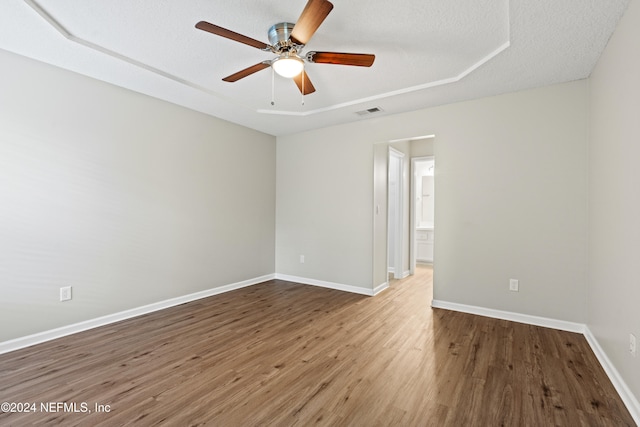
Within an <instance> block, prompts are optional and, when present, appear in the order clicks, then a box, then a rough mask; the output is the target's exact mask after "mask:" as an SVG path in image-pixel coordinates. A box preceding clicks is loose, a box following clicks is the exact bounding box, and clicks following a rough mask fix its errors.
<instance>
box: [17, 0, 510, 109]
mask: <svg viewBox="0 0 640 427" xmlns="http://www.w3.org/2000/svg"><path fill="white" fill-rule="evenodd" d="M23 1H24V2H25V3H26V4H27V5H28V6H30V7H31V8H32V9H33V10H34V11H35V12H36V13H37V14H38V15H39V16H40V17H41V18H43V19H44V20H45V21H46V22H47V23H48V24H49V25H51V26H52V27H53V28H54V29H55V30H56V31H57V32H58V33H60V34H61V35H62V36H63V37H65V38H66V39H67V40H69V41H71V42H74V43H77V44H79V45H82V46H84V47H86V48H89V49H92V50H94V51H96V52H99V53H101V54H103V55H107V56H110V57H112V58H114V59H116V60H120V61H124V62H126V63H129V64H131V65H134V66H136V67H139V68H142V69H144V70H146V71H149V72H151V73H154V74H157V75H159V76H162V77H164V78H167V79H169V80H172V81H174V82H176V83H179V84H182V85H185V86H188V87H190V88H192V89H195V90H198V91H201V92H204V93H206V94H208V95H211V96H214V97H216V98H219V99H221V100H223V101H225V102H228V103H232V104H234V105H236V106H239V107H242V108H245V109H247V110H250V111H254V112H256V113H259V114H271V115H279V116H296V117H308V116H313V115H316V114H320V113H326V112H328V111H334V110H339V109H342V108H346V107H350V106H352V105H357V104H363V103H368V102H372V101H377V100H380V99H385V98H390V97H393V96H398V95H403V94H408V93H412V92H418V91H421V90H425V89H431V88H434V87H438V86H444V85H448V84H451V83H456V82H459V81H460V80H462V79H464V78H465V77H466V76H468V75H469V74H471V73H472V72H474V71H475V70H476V69H478V68H480V67H481V66H482V65H484V64H486V63H488V62H489V61H491V60H492V59H493V58H495V57H496V56H498V55H500V54H501V53H502V52H504V51H505V50H507V49H508V48H509V47H510V46H511V40H510V38H511V23H510V7H509V6H510V4H509V3H510V2H509V1H507V12H506V18H505V19H506V27H507V41H506V42H504V43H503V44H502V45H500V46H498V47H497V48H496V49H495V50H494V51H492V52H491V53H489V54H488V55H486V56H485V57H483V58H481V59H480V60H479V61H478V62H476V63H474V64H472V65H471V66H470V67H468V68H467V69H465V70H463V71H462V72H461V73H459V74H458V75H456V76H453V77H449V78H445V79H440V80H437V81H432V82H427V83H423V84H419V85H414V86H410V87H406V88H402V89H398V90H394V91H390V92H384V93H381V94H378V95H373V96H369V97H365V98H359V99H354V100H351V101H348V102H343V103H338V104H334V105H329V106H327V107H322V108H318V109H315V110H310V111H305V112H299V111H290V110H268V109H253V108H251V107H249V106H248V105H246V104H243V103H241V102H238V101H237V100H236V99H234V98H230V97H227V96H224V95H222V94H221V93H219V92H216V91H213V90H211V89H208V88H206V87H204V86H201V85H198V84H196V83H193V82H191V81H188V80H186V79H183V78H180V77H178V76H175V75H173V74H171V73H168V72H166V71H163V70H161V69H158V68H155V67H153V66H151V65H148V64H145V63H143V62H141V61H137V60H135V59H133V58H130V57H128V56H126V55H123V54H121V53H119V52H116V51H113V50H110V49H107V48H105V47H103V46H100V45H98V44H96V43H93V42H91V41H88V40H85V39H83V38H80V37H77V36H75V35H74V34H73V33H71V32H70V31H69V30H68V29H66V28H65V27H64V26H63V25H62V24H60V23H59V22H58V21H57V20H55V19H54V18H53V17H52V16H51V15H50V14H49V12H47V10H45V8H43V7H42V6H41V5H40V4H39V3H38V2H37V1H36V0H23Z"/></svg>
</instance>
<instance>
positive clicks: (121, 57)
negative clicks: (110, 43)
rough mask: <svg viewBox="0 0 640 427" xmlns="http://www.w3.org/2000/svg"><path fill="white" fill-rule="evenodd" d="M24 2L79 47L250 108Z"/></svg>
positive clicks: (32, 2) (41, 8)
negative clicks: (75, 29) (86, 34)
mask: <svg viewBox="0 0 640 427" xmlns="http://www.w3.org/2000/svg"><path fill="white" fill-rule="evenodd" d="M24 2H25V3H26V4H27V5H29V6H30V7H31V8H32V9H33V10H35V11H36V13H37V14H38V15H40V17H42V18H43V19H44V20H45V21H46V22H47V23H48V24H49V25H51V26H52V27H53V28H54V29H55V30H56V31H57V32H59V33H60V34H61V35H62V36H63V37H64V38H66V39H67V40H69V41H71V42H74V43H78V44H79V45H82V46H84V47H87V48H89V49H93V50H95V51H96V52H100V53H102V54H104V55H108V56H110V57H112V58H115V59H118V60H120V61H124V62H127V63H129V64H131V65H134V66H136V67H140V68H143V69H145V70H147V71H149V72H152V73H155V74H157V75H159V76H162V77H165V78H167V79H170V80H173V81H175V82H177V83H180V84H183V85H186V86H189V87H191V88H193V89H196V90H199V91H202V92H205V93H208V94H209V95H212V96H215V97H217V98H220V99H222V100H224V101H226V102H230V103H233V104H235V105H238V106H241V107H244V108H248V109H250V108H249V107H247V106H246V105H243V104H241V103H239V102H238V101H236V100H234V99H233V98H229V97H227V96H224V95H222V94H220V93H218V92H215V91H213V90H211V89H208V88H206V87H204V86H200V85H198V84H195V83H193V82H190V81H188V80H185V79H181V78H180V77H178V76H174V75H173V74H170V73H167V72H166V71H162V70H160V69H158V68H155V67H152V66H151V65H148V64H145V63H143V62H140V61H136V60H135V59H133V58H130V57H128V56H126V55H122V54H120V53H118V52H115V51H113V50H110V49H107V48H106V47H103V46H100V45H97V44H95V43H92V42H90V41H88V40H85V39H82V38H80V37H76V36H75V35H73V34H72V33H71V32H70V31H69V30H67V29H66V28H65V27H64V26H62V24H60V23H59V22H58V21H56V20H55V19H54V18H53V17H52V16H51V15H50V14H49V12H47V11H46V10H45V9H44V8H43V7H42V6H40V5H39V4H38V3H37V2H36V1H35V0H24Z"/></svg>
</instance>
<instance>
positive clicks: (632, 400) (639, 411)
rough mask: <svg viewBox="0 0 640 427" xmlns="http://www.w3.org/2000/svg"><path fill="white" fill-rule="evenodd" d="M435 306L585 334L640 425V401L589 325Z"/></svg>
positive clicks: (437, 303) (473, 308)
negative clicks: (639, 401)
mask: <svg viewBox="0 0 640 427" xmlns="http://www.w3.org/2000/svg"><path fill="white" fill-rule="evenodd" d="M431 307H433V308H443V309H446V310H453V311H460V312H463V313H470V314H477V315H479V316H486V317H493V318H495V319H503V320H511V321H513V322H519V323H526V324H529V325H535V326H542V327H545V328H552V329H559V330H561V331H568V332H577V333H580V334H583V335H584V337H585V339H586V340H587V342H588V343H589V346H590V347H591V349H592V350H593V352H594V353H595V355H596V357H597V359H598V361H599V362H600V365H602V368H603V369H604V371H605V372H606V374H607V376H608V377H609V380H610V381H611V383H612V384H613V387H614V388H615V389H616V391H617V392H618V394H619V395H620V398H621V399H622V401H623V402H624V404H625V406H626V407H627V409H628V410H629V413H630V414H631V416H632V417H633V419H634V421H635V422H636V424H638V425H640V403H638V399H637V398H636V397H635V396H634V394H633V393H632V392H631V390H630V389H629V387H628V386H627V384H626V383H625V382H624V380H623V379H622V377H621V376H620V373H619V372H618V370H617V369H616V368H615V366H613V364H612V363H611V360H609V358H608V357H607V354H606V353H605V352H604V350H603V349H602V347H600V344H599V343H598V340H597V339H596V338H595V336H594V335H593V334H592V333H591V331H590V330H589V328H588V327H587V325H584V324H581V323H573V322H567V321H564V320H556V319H550V318H546V317H538V316H531V315H528V314H520V313H513V312H510V311H501V310H494V309H491V308H485V307H477V306H472V305H466V304H458V303H454V302H447V301H439V300H433V301H432V302H431Z"/></svg>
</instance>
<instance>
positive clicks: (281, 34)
mask: <svg viewBox="0 0 640 427" xmlns="http://www.w3.org/2000/svg"><path fill="white" fill-rule="evenodd" d="M331 9H333V4H331V2H329V1H327V0H309V1H308V2H307V5H306V6H305V8H304V10H303V11H302V13H301V14H300V17H299V18H298V22H296V23H295V24H292V23H289V22H281V23H278V24H275V25H273V26H272V27H271V28H269V32H268V36H269V42H270V43H271V44H270V45H269V44H266V43H263V42H261V41H259V40H255V39H252V38H251V37H247V36H244V35H242V34H238V33H236V32H234V31H231V30H227V29H226V28H222V27H219V26H217V25H214V24H211V23H209V22H206V21H200V22H198V23H197V24H196V28H198V29H200V30H203V31H207V32H209V33H212V34H215V35H217V36H221V37H225V38H227V39H231V40H234V41H237V42H240V43H243V44H246V45H249V46H252V47H255V48H257V49H260V50H263V51H265V52H272V53H274V54H276V55H278V56H277V57H276V58H274V59H272V60H268V61H262V62H260V63H258V64H255V65H252V66H251V67H248V68H245V69H244V70H241V71H238V72H237V73H234V74H231V75H230V76H227V77H225V78H223V79H222V80H223V81H225V82H236V81H238V80H240V79H243V78H245V77H247V76H250V75H251V74H253V73H256V72H258V71H260V70H264V69H265V68H269V67H273V70H274V71H275V72H276V73H278V74H279V75H281V76H283V77H287V78H292V79H293V80H294V82H295V83H296V85H297V86H298V89H300V92H301V93H302V94H303V95H308V94H310V93H313V92H315V90H316V89H315V88H314V87H313V84H312V83H311V80H309V76H308V75H307V73H306V71H305V70H304V63H305V61H306V62H309V63H315V64H338V65H352V66H357V67H370V66H371V65H372V64H373V61H374V60H375V55H370V54H363V53H339V52H313V51H312V52H307V53H306V54H304V55H303V54H302V49H303V48H304V46H305V45H306V44H307V43H308V42H309V40H310V39H311V37H312V36H313V34H314V33H315V32H316V30H317V29H318V27H320V24H322V22H323V21H324V20H325V19H326V17H327V16H328V15H329V12H331Z"/></svg>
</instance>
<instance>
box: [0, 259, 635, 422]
mask: <svg viewBox="0 0 640 427" xmlns="http://www.w3.org/2000/svg"><path fill="white" fill-rule="evenodd" d="M431 273H432V272H431V269H430V268H428V267H420V268H418V271H417V274H416V275H415V276H412V277H410V278H408V279H405V280H402V281H398V282H395V283H393V284H392V287H391V288H390V289H389V290H387V291H384V292H383V293H381V294H380V295H378V296H376V297H364V296H359V295H354V294H348V293H344V292H340V291H334V290H328V289H322V288H317V287H312V286H304V285H297V284H293V283H288V282H282V281H271V282H267V283H264V284H261V285H256V286H252V287H250V288H245V289H241V290H238V291H234V292H230V293H227V294H222V295H217V296H214V297H211V298H207V299H203V300H199V301H196V302H192V303H188V304H183V305H181V306H178V307H174V308H171V309H167V310H164V311H162V312H157V313H152V314H148V315H145V316H141V317H138V318H135V319H131V320H127V321H124V322H120V323H117V324H114V325H109V326H106V327H102V328H98V329H93V330H90V331H86V332H83V333H80V334H76V335H73V336H70V337H65V338H62V339H58V340H55V341H51V342H48V343H44V344H40V345H37V346H33V347H30V348H27V349H23V350H19V351H15V352H12V353H8V354H5V355H1V356H0V402H15V403H16V404H18V403H36V405H37V406H36V408H35V409H36V411H35V412H30V413H0V425H2V426H5V425H11V426H22V425H53V424H63V425H87V426H98V425H105V426H116V425H127V424H136V425H143V426H146V425H171V426H189V425H214V426H252V425H261V426H264V425H278V426H289V425H300V426H307V425H325V426H343V425H344V426H346V425H349V426H391V425H393V426H405V425H406V426H431V425H433V426H554V425H557V426H578V425H585V426H633V425H635V424H634V422H633V419H632V418H631V416H630V414H629V412H628V411H627V410H626V409H625V407H624V405H623V404H622V402H621V400H620V398H619V396H618V395H617V393H616V392H615V390H614V388H613V386H612V385H611V383H610V381H609V380H608V378H607V377H606V375H605V373H604V371H603V370H602V368H601V367H600V365H599V364H598V362H597V360H596V358H595V356H594V355H593V353H592V351H591V349H590V348H589V346H588V344H587V342H586V340H585V339H584V337H583V336H582V335H579V334H574V333H568V332H561V331H556V330H552V329H545V328H540V327H535V326H528V325H524V324H519V323H513V322H508V321H502V320H496V319H490V318H485V317H479V316H474V315H469V314H464V313H456V312H452V311H447V310H441V309H431V308H430V307H429V302H430V298H431V277H432V274H431ZM58 402H61V403H60V405H59V406H58ZM63 402H65V403H66V404H67V407H66V408H65V407H64V403H63ZM41 404H44V408H43V407H42V406H41ZM73 404H75V405H76V406H75V408H74V407H73V406H72V405H73ZM96 404H99V405H103V406H102V407H99V408H98V409H102V411H96V406H95V405H96ZM84 405H86V406H84ZM107 405H108V406H107ZM32 408H33V407H32ZM14 409H19V408H17V407H15V408H14ZM43 409H46V410H43ZM50 409H55V410H57V411H58V412H56V411H50ZM73 409H75V410H76V412H73V411H71V410H73ZM85 409H86V410H87V411H86V412H83V410H85ZM107 409H108V411H107ZM89 411H91V412H89Z"/></svg>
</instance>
